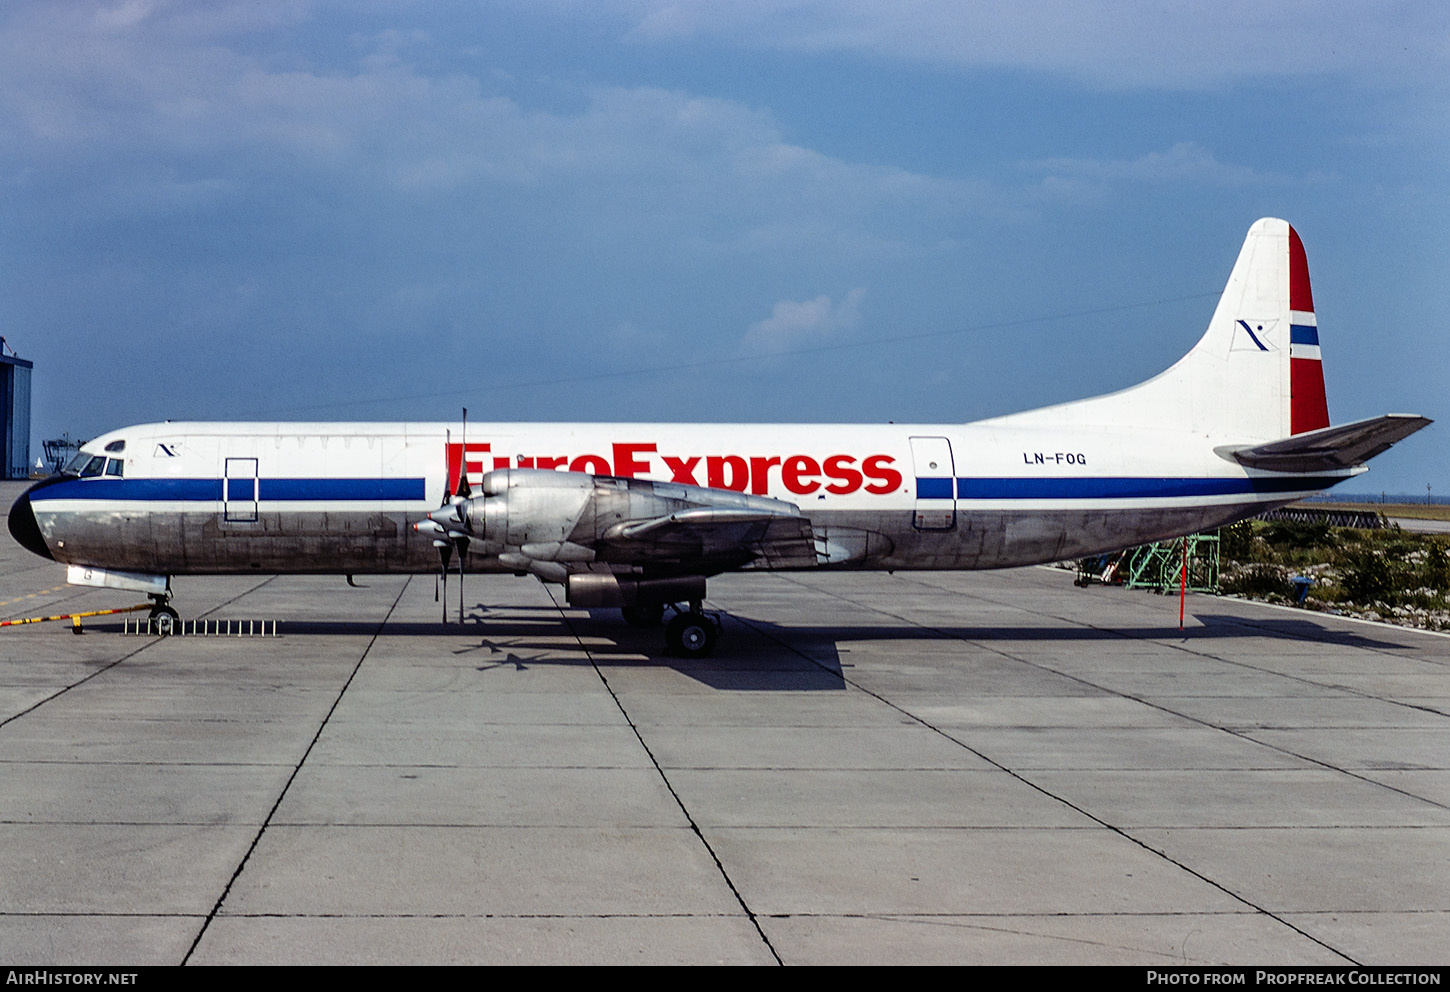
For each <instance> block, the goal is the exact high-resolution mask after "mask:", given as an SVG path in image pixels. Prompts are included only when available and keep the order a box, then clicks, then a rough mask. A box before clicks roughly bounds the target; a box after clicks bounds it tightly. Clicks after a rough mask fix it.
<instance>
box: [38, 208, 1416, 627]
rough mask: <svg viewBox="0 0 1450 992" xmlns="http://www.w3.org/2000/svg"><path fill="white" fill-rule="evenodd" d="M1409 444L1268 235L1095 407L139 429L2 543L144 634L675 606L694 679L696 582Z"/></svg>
mask: <svg viewBox="0 0 1450 992" xmlns="http://www.w3.org/2000/svg"><path fill="white" fill-rule="evenodd" d="M465 414H466V411H465ZM1428 423H1429V421H1428V420H1426V419H1425V418H1423V417H1418V416H1411V415H1406V414H1389V415H1386V416H1382V417H1376V418H1373V419H1369V420H1361V421H1357V422H1355V423H1350V424H1345V425H1342V426H1338V427H1331V426H1330V424H1329V414H1328V410H1327V407H1326V404H1325V397H1324V377H1323V375H1322V372H1321V366H1320V353H1319V331H1318V329H1317V325H1316V321H1315V316H1314V301H1313V298H1312V296H1311V295H1310V290H1309V270H1308V266H1307V263H1306V262H1305V257H1304V248H1303V245H1302V244H1301V243H1300V240H1299V236H1298V234H1296V233H1295V232H1294V229H1293V228H1291V227H1290V226H1289V225H1288V224H1286V223H1285V222H1284V221H1282V220H1272V219H1266V220H1261V221H1259V222H1258V223H1256V224H1254V226H1253V227H1252V228H1251V229H1250V230H1249V233H1248V237H1247V239H1246V240H1245V241H1244V246H1243V249H1242V251H1241V252H1240V253H1239V257H1238V262H1237V263H1236V264H1235V265H1234V268H1233V272H1232V274H1231V275H1230V276H1229V281H1228V286H1227V288H1226V289H1225V290H1224V293H1223V296H1222V297H1221V299H1220V300H1219V303H1218V307H1217V309H1216V310H1215V311H1214V314H1213V319H1212V320H1211V321H1210V322H1209V325H1208V330H1207V332H1206V333H1205V334H1204V335H1203V337H1202V339H1201V340H1200V341H1199V342H1198V343H1197V344H1196V345H1195V346H1194V347H1193V349H1192V350H1191V351H1189V353H1188V354H1187V355H1186V356H1185V357H1184V358H1183V359H1181V360H1180V361H1179V362H1178V363H1177V364H1175V365H1174V366H1172V367H1171V368H1169V369H1168V370H1167V371H1166V372H1163V373H1161V374H1160V375H1158V376H1156V377H1154V378H1152V379H1150V380H1148V381H1147V382H1144V383H1142V384H1141V385H1138V386H1135V387H1132V388H1130V389H1126V390H1123V391H1121V392H1117V393H1112V394H1110V395H1106V396H1099V397H1096V398H1093V399H1086V400H1080V401H1077V402H1072V403H1065V404H1062V405H1059V406H1052V407H1047V408H1045V409H1041V410H1034V411H1031V412H1028V413H1019V414H1015V415H1012V416H1005V417H996V418H993V419H990V420H982V421H978V422H976V423H971V424H964V425H963V424H930V425H927V424H918V425H891V424H888V425H857V424H852V425H834V426H819V425H804V424H787V425H777V424H772V425H764V424H628V423H622V424H507V423H503V424H482V425H479V424H467V423H466V420H465V421H464V422H461V423H388V424H384V423H170V422H168V423H160V424H146V425H143V426H139V427H127V428H125V429H123V430H118V431H112V432H110V433H108V434H103V435H102V436H100V437H98V438H96V439H95V440H93V441H91V442H89V443H87V444H85V445H83V446H82V448H81V451H80V453H79V454H78V455H77V456H76V458H75V459H74V460H73V461H72V462H71V463H70V464H69V465H68V466H66V468H65V470H64V471H62V472H61V473H60V474H59V475H56V476H53V477H52V478H49V479H46V480H44V481H41V482H38V483H36V484H35V485H34V486H32V487H31V488H30V489H29V490H28V491H27V492H26V493H25V495H23V496H22V497H21V498H20V499H19V500H18V501H17V502H16V503H15V505H14V507H13V508H12V509H11V511H10V531H11V533H12V534H13V535H14V536H15V537H16V538H17V539H18V540H19V541H20V543H21V544H22V545H24V546H25V547H26V548H29V549H30V550H31V551H33V552H35V553H36V554H38V555H44V556H45V557H47V558H52V559H55V560H56V561H59V562H64V563H66V564H68V565H70V566H71V568H70V571H69V577H70V581H72V582H77V583H86V584H92V585H103V586H112V587H117V588H129V589H137V590H141V591H145V592H147V593H149V594H150V595H151V596H152V597H153V600H154V604H155V605H154V609H153V616H154V617H156V618H157V619H158V621H165V620H168V619H175V618H176V613H175V611H174V610H173V609H172V608H171V606H170V605H169V597H170V592H171V586H170V578H171V577H172V576H176V575H202V574H212V575H216V574H239V573H243V574H244V573H249V572H266V573H272V572H287V573H299V572H308V573H335V574H342V575H348V576H349V580H350V579H351V576H352V575H354V574H364V573H392V572H398V573H428V572H441V574H442V575H443V577H444V579H445V581H446V578H447V574H448V571H449V566H450V561H453V560H456V561H457V566H458V570H459V573H460V575H461V574H462V573H463V571H464V565H465V562H466V564H467V569H468V570H469V571H474V572H479V571H484V572H513V573H518V574H521V575H534V576H537V577H538V578H539V579H542V580H543V581H545V582H549V583H557V584H558V585H560V586H562V587H563V591H564V595H565V597H566V599H567V601H568V602H569V603H570V604H572V605H574V606H578V607H619V608H622V609H623V610H624V613H625V617H626V619H627V620H629V621H630V622H632V623H636V624H651V625H657V624H659V623H660V622H661V621H662V620H663V618H664V615H665V609H666V607H668V608H669V609H670V610H671V612H672V614H673V616H672V619H671V620H670V622H669V624H668V626H667V628H666V645H667V647H668V649H669V650H670V651H672V652H673V653H676V654H680V655H686V656H691V655H695V656H702V655H708V654H709V653H710V652H711V651H712V650H713V649H714V646H715V641H716V637H717V635H718V633H719V623H718V620H717V618H716V617H715V616H713V615H712V614H708V613H706V612H705V611H704V610H703V609H702V606H703V601H704V599H705V584H706V580H707V579H708V578H709V577H710V576H712V575H718V574H720V573H722V572H731V571H742V570H773V569H821V568H837V569H843V568H844V569H982V568H1005V567H1010V566H1016V565H1030V564H1036V563H1042V562H1051V561H1058V560H1062V559H1066V558H1075V557H1080V556H1084V555H1090V554H1095V553H1099V552H1105V551H1112V550H1116V549H1119V548H1123V547H1128V546H1132V545H1137V544H1142V543H1146V542H1149V541H1156V540H1164V539H1168V538H1172V537H1176V536H1179V535H1182V534H1188V533H1192V532H1196V531H1200V530H1204V529H1207V528H1213V527H1218V526H1221V525H1223V524H1228V523H1231V522H1233V521H1236V520H1240V519H1243V518H1244V517H1248V516H1252V515H1253V514H1257V513H1260V512H1262V511H1264V510H1266V509H1270V508H1272V507H1275V506H1279V505H1281V504H1284V503H1288V502H1291V501H1293V500H1296V499H1299V498H1301V497H1303V496H1307V495H1309V494H1311V493H1314V492H1317V491H1319V490H1322V489H1326V488H1328V487H1330V486H1333V485H1335V484H1336V483H1338V482H1341V481H1343V480H1344V479H1347V478H1350V477H1352V476H1354V475H1357V474H1358V473H1360V472H1363V471H1365V467H1364V462H1365V461H1366V460H1367V459H1369V458H1371V457H1373V456H1374V455H1377V454H1379V453H1380V452H1382V451H1384V450H1385V449H1387V448H1388V447H1389V446H1390V445H1392V444H1393V443H1395V442H1396V441H1399V440H1400V439H1402V438H1404V437H1406V436H1408V435H1410V434H1412V433H1414V432H1415V431H1417V430H1419V429H1420V428H1421V427H1424V426H1425V425H1426V424H1428ZM465 432H466V435H465ZM445 610H446V606H445ZM461 610H462V605H461V598H460V612H461ZM158 626H162V627H164V626H165V623H164V622H162V623H159V624H158Z"/></svg>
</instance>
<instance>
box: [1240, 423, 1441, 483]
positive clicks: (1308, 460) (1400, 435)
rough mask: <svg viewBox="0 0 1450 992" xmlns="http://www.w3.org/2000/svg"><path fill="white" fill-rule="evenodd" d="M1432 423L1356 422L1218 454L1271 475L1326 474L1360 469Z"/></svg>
mask: <svg viewBox="0 0 1450 992" xmlns="http://www.w3.org/2000/svg"><path fill="white" fill-rule="evenodd" d="M1431 423H1432V421H1431V420H1429V418H1427V417H1421V416H1418V415H1416V414H1410V413H1387V414H1385V415H1384V416H1383V417H1371V418H1370V419H1368V420H1356V421H1354V422H1353V423H1350V424H1341V425H1340V426H1338V427H1323V428H1320V429H1319V430H1317V431H1309V432H1307V433H1304V434H1295V435H1294V436H1293V437H1286V438H1284V439H1282V440H1280V441H1270V442H1269V443H1268V444H1256V445H1253V446H1252V447H1244V448H1219V449H1217V450H1218V453H1219V454H1220V455H1223V456H1224V457H1226V458H1232V459H1233V460H1234V461H1236V462H1238V463H1239V464H1240V465H1246V466H1248V467H1249V468H1258V469H1265V470H1267V471H1273V472H1326V471H1334V470H1335V469H1345V468H1353V467H1354V466H1356V465H1362V464H1364V463H1365V462H1367V461H1369V459H1371V458H1373V457H1374V456H1375V455H1378V454H1380V453H1382V452H1384V451H1386V450H1388V449H1389V447H1390V446H1391V445H1393V444H1394V443H1395V442H1397V441H1402V440H1404V439H1405V438H1407V437H1409V436H1410V435H1411V434H1413V433H1415V432H1416V431H1418V430H1419V429H1420V428H1422V427H1427V426H1429V425H1430V424H1431Z"/></svg>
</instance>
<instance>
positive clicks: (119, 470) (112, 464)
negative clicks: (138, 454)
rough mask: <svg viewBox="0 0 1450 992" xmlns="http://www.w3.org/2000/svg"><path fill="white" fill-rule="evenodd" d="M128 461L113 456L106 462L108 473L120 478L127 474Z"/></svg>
mask: <svg viewBox="0 0 1450 992" xmlns="http://www.w3.org/2000/svg"><path fill="white" fill-rule="evenodd" d="M125 470H126V462H125V460H124V459H121V458H112V459H110V460H109V461H107V462H106V474H107V475H110V476H114V477H115V478H117V479H119V478H121V476H123V475H125V474H126V472H125Z"/></svg>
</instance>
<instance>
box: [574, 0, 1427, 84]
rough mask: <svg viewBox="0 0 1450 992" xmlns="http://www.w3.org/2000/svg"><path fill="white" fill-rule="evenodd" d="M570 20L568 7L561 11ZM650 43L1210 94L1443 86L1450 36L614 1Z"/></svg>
mask: <svg viewBox="0 0 1450 992" xmlns="http://www.w3.org/2000/svg"><path fill="white" fill-rule="evenodd" d="M562 6H564V7H569V8H572V7H573V5H572V4H569V3H564V4H562ZM604 6H605V7H606V8H612V9H613V11H614V12H615V16H618V17H620V18H621V19H623V20H625V21H626V22H627V23H628V24H629V25H630V27H629V28H627V29H626V30H627V35H628V37H629V38H631V39H632V40H635V41H637V42H640V43H646V44H670V43H677V42H679V41H681V40H685V39H691V38H708V39H711V40H715V41H722V42H725V43H734V44H738V45H743V46H748V47H756V48H777V49H786V50H796V51H811V52H858V53H862V54H867V55H871V56H875V57H882V56H885V57H889V58H897V59H904V60H909V61H916V62H925V63H933V64H939V65H946V66H953V67H958V68H1018V69H1027V70H1030V71H1040V72H1048V73H1054V74H1060V75H1065V76H1069V77H1072V78H1077V79H1081V80H1084V81H1087V82H1090V83H1093V84H1095V85H1102V86H1109V87H1120V86H1128V87H1139V86H1143V87H1169V88H1182V87H1188V88H1193V87H1202V86H1213V85H1219V84H1221V83H1225V82H1232V81H1235V80H1241V79H1247V78H1256V77H1266V76H1297V75H1312V74H1327V73H1342V72H1349V73H1352V74H1356V75H1361V76H1363V77H1365V78H1367V79H1373V80H1391V81H1394V80H1398V81H1400V82H1402V83H1403V82H1404V81H1407V80H1424V79H1427V78H1429V79H1433V78H1436V77H1437V76H1438V75H1442V74H1443V72H1444V68H1445V57H1446V54H1447V46H1446V42H1447V39H1450V23H1447V19H1446V17H1445V15H1444V8H1443V5H1442V4H1441V3H1439V2H1438V0H1396V2H1388V3H1376V4H1366V3H1362V2H1359V0H1281V2H1278V3H1264V2H1262V0H1222V2H1220V3H1214V4H1189V3H1162V2H1160V0H1006V2H986V0H984V2H973V3H963V2H961V0H897V2H895V3H889V4H884V3H881V2H879V0H795V2H779V0H732V2H731V3H720V2H719V0H614V2H613V3H612V4H608V3H607V4H605V5H604Z"/></svg>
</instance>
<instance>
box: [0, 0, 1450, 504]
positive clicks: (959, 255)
mask: <svg viewBox="0 0 1450 992" xmlns="http://www.w3.org/2000/svg"><path fill="white" fill-rule="evenodd" d="M1447 70H1450V13H1447V11H1446V8H1445V7H1444V5H1443V4H1438V3H1430V2H1424V3H1421V2H1413V3H1394V2H1387V3H1380V4H1363V3H1357V2H1354V3H1351V2H1342V3H1341V2H1319V3H1304V2H1292V0H1291V2H1282V0H1281V2H1276V3H1272V4H1271V3H1267V2H1263V3H1257V2H1255V3H1249V2H1223V3H1219V4H1215V5H1211V7H1210V5H1188V4H1183V5H1179V4H1166V5H1165V4H1163V3H1161V2H1155V3H1135V2H1113V3H1106V2H1090V0H1035V2H1034V0H1026V2H1024V0H1019V2H1013V3H995V4H989V3H980V4H967V3H949V2H942V0H915V2H911V0H906V2H897V3H891V4H886V3H879V2H873V3H866V2H859V0H858V2H835V3H828V2H805V0H801V2H784V3H770V4H767V3H757V2H749V0H737V2H733V3H722V2H712V3H688V2H686V3H666V2H652V0H597V2H590V3H583V2H579V3H574V2H563V0H554V2H550V0H533V2H528V3H524V2H511V0H498V2H492V3H456V2H453V3H450V2H446V0H430V2H385V0H373V2H367V0H361V2H347V3H342V2H339V3H328V2H305V0H292V2H275V3H268V2H230V0H220V2H213V3H207V4H196V3H181V2H177V3H169V2H161V0H156V2H148V0H122V2H117V3H85V2H73V3H65V4H57V3H54V2H29V0H17V2H11V3H8V4H6V5H5V7H4V8H3V10H0V333H3V334H4V335H5V336H6V337H7V338H8V339H9V340H10V342H11V343H12V344H13V345H14V347H15V348H16V350H18V351H19V353H20V354H21V355H22V356H23V357H26V358H29V359H32V360H33V361H34V362H35V363H36V374H35V382H34V386H35V397H34V426H35V437H36V439H37V440H38V439H40V438H42V437H51V436H55V435H57V434H59V433H60V432H61V431H63V430H64V431H70V432H71V433H72V434H74V435H80V436H89V435H91V434H94V433H98V432H100V431H102V430H106V429H109V428H113V427H117V426H121V425H124V424H127V423H136V422H142V421H151V420H161V419H192V418H204V419H276V418H286V419H349V420H350V419H443V418H452V417H455V416H456V415H457V411H458V408H459V407H460V406H462V405H466V406H468V408H469V413H470V418H471V419H476V420H482V419H494V420H538V419H589V420H594V419H611V420H613V419H618V420H711V421H730V420H750V421H778V420H779V421H818V420H819V421H885V420H894V421H897V422H902V421H940V422H960V421H965V420H971V419H976V418H979V417H983V416H988V415H992V414H998V413H1006V412H1011V411H1013V410H1019V409H1026V408H1030V407H1035V406H1040V405H1043V404H1047V403H1052V402H1058V401H1062V400H1067V399H1072V398H1075V397H1079V396H1085V395H1090V394H1094V393H1098V392H1104V391H1107V390H1110V389H1116V388H1121V387H1123V386H1126V385H1130V384H1132V383H1133V382H1135V381H1138V380H1140V379H1142V378H1145V377H1147V376H1149V375H1151V374H1153V373H1155V372H1157V371H1160V370H1161V369H1162V368H1164V367H1166V366H1167V365H1169V364H1171V363H1172V362H1173V361H1174V360H1176V359H1177V358H1178V357H1179V356H1180V355H1181V354H1182V353H1183V352H1184V351H1186V350H1187V349H1188V348H1189V347H1190V346H1191V345H1192V343H1193V342H1194V341H1195V340H1196V339H1197V337H1198V335H1199V334H1200V333H1201V331H1202V329H1203V327H1204V325H1205V323H1206V322H1207V319H1208V316H1209V314H1210V313H1211V311H1212V309H1213V305H1214V301H1215V299H1216V296H1217V293H1218V291H1219V290H1220V289H1221V288H1222V285H1223V282H1224V280H1225V278H1226V277H1227V275H1228V271H1229V269H1230V267H1231V266H1232V263H1233V260H1234V257H1235V255H1236V254H1237V251H1238V248H1239V245H1240V243H1241V241H1242V238H1243V235H1244V232H1245V231H1246V230H1247V228H1248V226H1249V225H1250V224H1251V223H1252V222H1253V221H1254V220H1255V219H1257V218H1258V217H1261V216H1266V215H1273V216H1281V217H1284V218H1286V219H1288V220H1289V221H1290V222H1291V223H1292V224H1294V225H1295V227H1296V228H1297V229H1298V230H1299V232H1300V234H1301V235H1302V237H1303V239H1304V242H1305V246H1306V249H1307V251H1308V256H1309V265H1310V272H1311V275H1312V278H1313V281H1314V294H1315V301H1316V305H1317V308H1318V317H1319V327H1320V336H1321V342H1322V344H1323V348H1324V356H1325V379H1326V383H1327V388H1328V392H1329V405H1330V413H1331V416H1332V417H1333V419H1334V420H1335V421H1336V422H1341V421H1345V420H1351V419H1355V418H1358V417H1366V416H1373V415H1376V414H1379V413H1383V412H1389V411H1396V412H1415V413H1423V414H1425V415H1427V416H1430V417H1434V418H1436V419H1444V418H1445V417H1447V416H1450V410H1447V409H1446V406H1447V404H1446V402H1445V399H1444V398H1445V396H1446V386H1445V383H1446V380H1447V376H1446V374H1447V372H1450V360H1447V356H1450V349H1447V345H1446V342H1445V333H1446V329H1447V328H1450V319H1447V318H1450V305H1447V284H1450V279H1447V276H1450V186H1447V177H1450V154H1447V153H1450V140H1447V121H1450V99H1447V97H1450V71H1447ZM1443 436H1444V434H1443V428H1441V427H1440V426H1439V425H1436V426H1435V427H1432V428H1430V429H1429V430H1427V431H1425V432H1423V433H1421V434H1420V435H1418V436H1416V437H1415V438H1413V439H1411V440H1409V441H1407V442H1405V443H1404V444H1402V445H1401V446H1399V447H1398V448H1396V449H1395V450H1394V451H1391V452H1390V453H1388V454H1387V455H1385V456H1383V457H1382V458H1381V459H1378V460H1377V461H1376V462H1375V470H1374V472H1373V473H1372V474H1371V475H1370V476H1369V477H1368V478H1367V479H1365V480H1363V481H1361V482H1359V483H1356V484H1354V485H1355V487H1356V488H1357V489H1358V490H1360V491H1371V490H1373V491H1378V490H1380V489H1382V488H1383V489H1388V490H1390V491H1391V492H1395V491H1403V492H1423V490H1424V487H1425V485H1426V484H1427V483H1429V484H1431V485H1433V486H1434V487H1435V490H1436V491H1437V492H1441V493H1450V452H1447V450H1446V445H1445V443H1444V442H1443V440H1442V438H1443ZM36 447H37V449H38V445H36Z"/></svg>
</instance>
